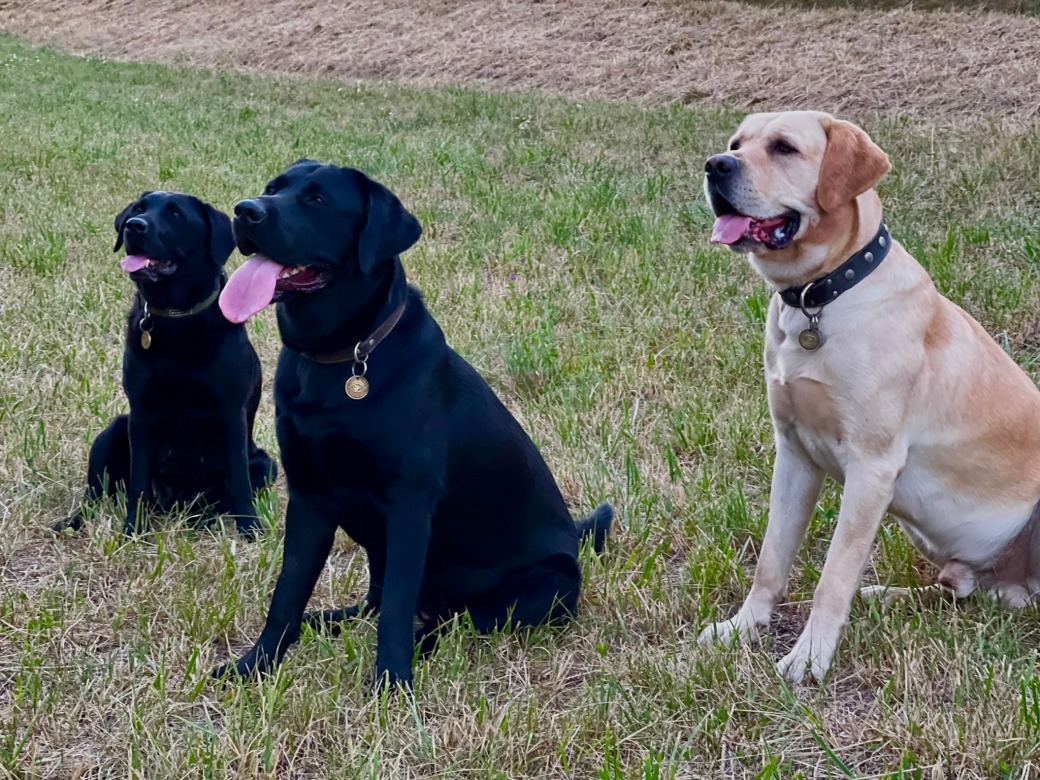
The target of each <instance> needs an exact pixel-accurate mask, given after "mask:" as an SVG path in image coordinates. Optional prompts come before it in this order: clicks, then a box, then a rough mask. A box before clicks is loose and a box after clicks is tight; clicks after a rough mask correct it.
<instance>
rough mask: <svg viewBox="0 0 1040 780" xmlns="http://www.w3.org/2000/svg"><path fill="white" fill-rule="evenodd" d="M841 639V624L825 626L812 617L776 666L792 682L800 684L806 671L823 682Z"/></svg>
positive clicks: (812, 677) (814, 678) (817, 680)
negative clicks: (789, 650)
mask: <svg viewBox="0 0 1040 780" xmlns="http://www.w3.org/2000/svg"><path fill="white" fill-rule="evenodd" d="M840 638H841V625H840V624H839V625H838V626H837V627H835V626H833V625H826V624H823V622H822V621H816V622H814V621H813V619H812V617H810V618H809V622H808V623H806V625H805V629H804V630H803V631H802V634H801V636H799V637H798V641H797V642H795V645H794V647H793V648H792V649H791V652H789V653H788V654H787V655H785V656H784V657H783V658H782V659H781V660H780V663H778V664H777V665H776V669H777V671H778V672H779V673H780V675H781V676H782V677H783V678H784V679H785V680H787V681H788V682H789V683H791V684H792V685H798V684H800V683H801V682H802V680H803V679H804V678H805V674H806V672H808V673H809V677H810V678H811V679H813V680H816V682H823V678H824V676H825V675H826V674H827V670H828V669H829V668H830V666H831V661H832V660H833V659H834V651H835V650H836V649H837V648H838V640H839V639H840Z"/></svg>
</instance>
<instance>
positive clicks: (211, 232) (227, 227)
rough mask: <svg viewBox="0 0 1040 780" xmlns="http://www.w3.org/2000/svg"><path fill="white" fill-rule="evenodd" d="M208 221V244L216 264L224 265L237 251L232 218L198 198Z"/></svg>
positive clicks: (211, 256)
mask: <svg viewBox="0 0 1040 780" xmlns="http://www.w3.org/2000/svg"><path fill="white" fill-rule="evenodd" d="M196 202H197V203H198V204H199V209H200V210H201V211H202V218H203V220H205V222H206V246H207V247H208V248H209V256H210V259H211V260H212V261H213V263H214V265H216V266H218V267H220V266H223V265H224V264H225V263H226V262H227V261H228V258H229V257H230V256H231V253H232V252H233V251H235V234H234V233H233V232H232V230H231V218H230V217H229V216H228V215H227V214H225V213H224V212H223V211H219V210H218V209H215V208H213V207H212V206H211V205H209V204H208V203H204V202H202V201H201V200H196Z"/></svg>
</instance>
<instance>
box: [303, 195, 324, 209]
mask: <svg viewBox="0 0 1040 780" xmlns="http://www.w3.org/2000/svg"><path fill="white" fill-rule="evenodd" d="M307 203H314V204H317V205H319V206H324V205H325V198H323V197H321V195H319V194H318V193H316V192H312V193H311V194H310V195H308V196H307Z"/></svg>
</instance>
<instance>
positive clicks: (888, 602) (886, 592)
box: [859, 585, 910, 607]
mask: <svg viewBox="0 0 1040 780" xmlns="http://www.w3.org/2000/svg"><path fill="white" fill-rule="evenodd" d="M909 595H910V588H893V587H890V586H888V585H865V586H864V587H862V588H860V589H859V597H860V598H861V599H863V600H864V601H879V602H881V606H883V607H890V606H892V605H893V604H895V603H897V602H900V601H902V600H903V599H905V598H907V597H908V596H909Z"/></svg>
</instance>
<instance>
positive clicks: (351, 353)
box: [300, 303, 404, 364]
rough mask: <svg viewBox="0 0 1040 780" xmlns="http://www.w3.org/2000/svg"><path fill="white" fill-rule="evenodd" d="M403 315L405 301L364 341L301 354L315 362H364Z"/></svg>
mask: <svg viewBox="0 0 1040 780" xmlns="http://www.w3.org/2000/svg"><path fill="white" fill-rule="evenodd" d="M402 316H404V303H402V304H401V305H400V306H398V307H397V308H396V309H394V310H393V311H392V312H391V313H390V316H389V317H387V318H386V319H385V320H384V321H383V324H382V325H380V326H379V327H378V328H376V329H375V330H374V331H372V335H370V336H369V337H368V338H367V339H365V340H364V341H359V342H358V343H357V344H356V345H355V346H353V347H349V348H347V349H338V350H336V351H335V352H324V353H321V354H316V353H314V352H301V353H300V354H301V355H303V356H304V357H305V358H307V360H310V361H312V362H314V363H324V364H332V363H363V362H364V361H365V358H367V357H368V356H369V355H371V354H372V352H374V351H375V348H376V347H378V346H379V344H380V343H381V342H382V341H383V339H385V338H386V337H387V336H389V335H390V331H392V330H393V329H394V327H395V326H396V325H397V323H398V322H400V321H401V317H402Z"/></svg>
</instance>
